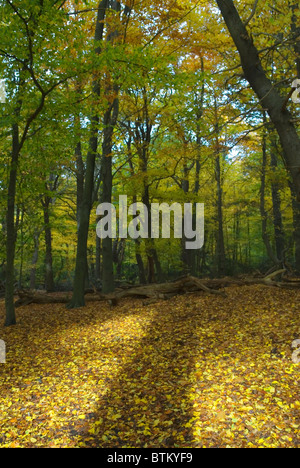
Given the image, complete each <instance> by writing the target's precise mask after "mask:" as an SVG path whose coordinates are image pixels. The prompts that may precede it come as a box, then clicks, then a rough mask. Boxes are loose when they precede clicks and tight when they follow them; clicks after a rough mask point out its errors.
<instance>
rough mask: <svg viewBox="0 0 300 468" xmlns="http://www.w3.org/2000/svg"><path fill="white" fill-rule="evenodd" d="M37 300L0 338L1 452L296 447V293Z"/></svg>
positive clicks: (299, 372)
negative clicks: (111, 301) (72, 305)
mask: <svg viewBox="0 0 300 468" xmlns="http://www.w3.org/2000/svg"><path fill="white" fill-rule="evenodd" d="M226 291H227V298H224V297H219V296H211V295H207V294H201V295H195V296H194V295H190V296H189V295H187V296H181V297H177V298H174V299H172V300H170V301H167V302H164V301H162V302H161V303H158V304H155V305H152V306H148V307H143V306H142V304H141V301H140V300H132V299H131V300H124V301H123V302H122V303H121V304H120V305H119V306H118V307H116V308H109V307H108V306H106V305H103V304H100V303H99V304H97V303H94V304H90V305H88V306H87V307H86V308H84V309H81V310H75V311H69V310H66V308H65V306H63V305H62V306H60V305H55V306H53V305H51V306H40V305H38V306H35V305H30V306H27V307H23V308H21V309H18V311H17V312H18V325H17V326H16V327H12V328H8V329H4V327H3V326H2V324H3V322H4V306H3V303H1V304H0V321H1V322H0V339H3V340H4V341H5V342H6V345H7V363H6V364H0V447H2V448H4V447H22V448H30V447H34V448H38V447H57V448H63V447H68V448H69V447H70V448H73V447H88V448H89V447H105V448H107V447H108V448H121V447H123V448H128V447H130V448H141V447H148V448H168V447H169V448H174V447H175V448H176V447H178V448H193V447H196V448H197V447H199V448H200V447H232V448H239V447H247V448H250V447H253V448H254V447H255V448H256V447H274V448H275V447H283V448H288V447H299V446H300V444H299V441H300V395H299V384H300V365H299V364H298V365H297V364H294V363H293V362H292V359H291V354H292V350H291V343H292V341H293V340H294V339H296V338H300V314H299V303H300V301H299V299H300V292H299V291H288V290H280V289H275V288H268V287H264V286H249V287H247V286H246V287H242V288H228V289H227V290H226Z"/></svg>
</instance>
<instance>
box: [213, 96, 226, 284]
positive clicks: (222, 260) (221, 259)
mask: <svg viewBox="0 0 300 468" xmlns="http://www.w3.org/2000/svg"><path fill="white" fill-rule="evenodd" d="M215 122H216V123H215V132H216V155H215V177H216V182H217V225H218V230H217V249H216V254H217V269H218V274H219V276H223V275H224V274H225V272H226V254H225V242H224V227H223V181H222V169H221V158H222V151H221V146H220V138H219V135H220V128H219V121H218V111H217V101H216V99H215Z"/></svg>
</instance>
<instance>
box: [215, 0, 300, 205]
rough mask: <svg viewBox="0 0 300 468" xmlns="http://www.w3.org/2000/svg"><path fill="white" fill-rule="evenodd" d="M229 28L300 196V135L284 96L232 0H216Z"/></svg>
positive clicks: (247, 77) (244, 68)
mask: <svg viewBox="0 0 300 468" xmlns="http://www.w3.org/2000/svg"><path fill="white" fill-rule="evenodd" d="M216 2H217V4H218V6H219V9H220V11H221V13H222V16H223V18H224V20H225V23H226V25H227V28H228V30H229V32H230V34H231V36H232V39H233V40H234V42H235V45H236V47H237V49H238V51H239V54H240V57H241V62H242V67H243V70H244V74H245V78H246V79H247V81H248V82H249V84H250V86H251V87H252V89H253V90H254V92H255V93H256V95H257V97H258V98H259V100H260V103H261V105H262V107H263V108H264V109H266V110H267V112H268V114H269V116H270V118H271V121H272V122H273V124H274V126H275V128H276V131H277V133H278V135H279V138H280V142H281V145H282V148H283V154H284V160H285V164H286V167H287V169H288V170H289V173H290V175H291V177H292V180H293V183H294V186H295V190H296V194H297V197H298V199H300V138H299V136H298V134H297V130H296V128H295V126H294V124H293V122H292V119H293V116H292V114H291V113H290V112H289V111H288V110H287V109H286V106H285V99H284V98H283V97H281V95H280V94H279V92H278V91H277V90H276V88H275V87H274V86H273V84H272V82H271V81H270V79H269V78H268V77H267V75H266V72H265V70H264V69H263V67H262V63H261V60H260V57H259V53H258V50H257V48H256V47H255V45H254V43H253V39H252V37H250V35H249V33H248V31H247V29H246V26H245V25H244V24H243V22H242V20H241V17H240V15H239V13H238V11H237V9H236V8H235V6H234V3H233V0H216Z"/></svg>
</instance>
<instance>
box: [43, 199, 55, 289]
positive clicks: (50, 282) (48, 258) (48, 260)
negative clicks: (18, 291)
mask: <svg viewBox="0 0 300 468" xmlns="http://www.w3.org/2000/svg"><path fill="white" fill-rule="evenodd" d="M51 202H52V199H51V197H48V196H46V197H45V200H44V202H43V210H44V225H45V244H46V255H45V289H46V291H47V292H53V291H54V278H53V259H52V230H51V224H50V205H51Z"/></svg>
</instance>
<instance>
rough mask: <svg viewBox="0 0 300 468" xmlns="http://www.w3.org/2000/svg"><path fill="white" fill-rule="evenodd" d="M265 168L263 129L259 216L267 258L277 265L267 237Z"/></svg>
mask: <svg viewBox="0 0 300 468" xmlns="http://www.w3.org/2000/svg"><path fill="white" fill-rule="evenodd" d="M264 123H265V124H266V113H265V112H264ZM266 168H267V136H266V130H265V129H264V133H263V144H262V167H261V187H260V215H261V224H262V239H263V242H264V244H265V247H266V251H267V254H268V257H269V258H270V260H271V261H272V262H273V263H275V264H277V263H278V258H277V257H276V255H275V254H274V252H273V249H272V246H271V243H270V239H269V236H268V214H267V212H266V208H265V192H266Z"/></svg>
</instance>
